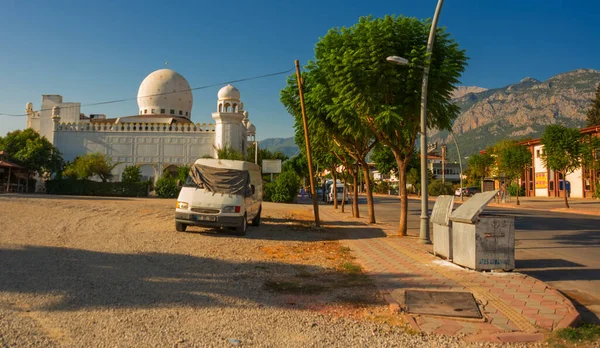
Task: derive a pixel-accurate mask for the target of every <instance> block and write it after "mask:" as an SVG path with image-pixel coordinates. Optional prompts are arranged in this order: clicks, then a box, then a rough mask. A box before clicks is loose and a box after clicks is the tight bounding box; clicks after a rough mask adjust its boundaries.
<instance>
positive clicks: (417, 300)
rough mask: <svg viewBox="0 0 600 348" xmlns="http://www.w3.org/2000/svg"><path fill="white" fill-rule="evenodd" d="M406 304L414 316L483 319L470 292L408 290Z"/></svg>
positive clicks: (408, 310)
mask: <svg viewBox="0 0 600 348" xmlns="http://www.w3.org/2000/svg"><path fill="white" fill-rule="evenodd" d="M404 303H405V304H406V308H407V312H408V313H413V314H429V315H440V316H445V317H460V318H482V316H481V312H480V311H479V307H477V303H476V302H475V298H474V297H473V294H472V293H470V292H459V291H424V290H406V292H405V302H404Z"/></svg>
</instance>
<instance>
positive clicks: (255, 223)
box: [252, 205, 262, 226]
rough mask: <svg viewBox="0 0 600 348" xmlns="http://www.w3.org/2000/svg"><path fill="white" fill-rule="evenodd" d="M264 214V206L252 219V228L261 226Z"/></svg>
mask: <svg viewBox="0 0 600 348" xmlns="http://www.w3.org/2000/svg"><path fill="white" fill-rule="evenodd" d="M261 212H262V205H261V206H260V208H258V214H256V216H255V217H254V219H252V226H260V213H261Z"/></svg>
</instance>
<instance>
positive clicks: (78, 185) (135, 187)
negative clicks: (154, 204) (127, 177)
mask: <svg viewBox="0 0 600 348" xmlns="http://www.w3.org/2000/svg"><path fill="white" fill-rule="evenodd" d="M45 187H46V192H47V193H50V194H56V195H82V196H111V197H146V196H148V182H136V183H124V182H98V181H89V180H76V179H72V178H66V179H58V180H47V181H46V183H45Z"/></svg>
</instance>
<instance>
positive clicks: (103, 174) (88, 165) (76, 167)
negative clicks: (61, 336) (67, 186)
mask: <svg viewBox="0 0 600 348" xmlns="http://www.w3.org/2000/svg"><path fill="white" fill-rule="evenodd" d="M117 165H118V163H116V164H112V162H111V160H110V158H107V157H106V156H104V155H103V154H101V153H98V152H95V153H88V154H85V155H82V156H78V157H76V158H75V160H74V161H73V162H71V163H69V164H67V166H66V167H65V170H64V172H63V175H64V176H68V177H73V178H77V179H79V180H85V179H89V178H91V177H92V176H94V175H97V176H98V177H99V178H100V180H102V181H103V182H106V181H107V180H108V179H110V177H111V176H112V174H111V171H112V170H113V169H114V168H115V167H116V166H117Z"/></svg>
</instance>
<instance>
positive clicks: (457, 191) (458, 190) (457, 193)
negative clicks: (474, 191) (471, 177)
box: [454, 187, 465, 196]
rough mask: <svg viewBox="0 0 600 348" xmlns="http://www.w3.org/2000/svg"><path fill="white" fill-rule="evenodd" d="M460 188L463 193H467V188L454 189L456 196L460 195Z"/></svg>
mask: <svg viewBox="0 0 600 348" xmlns="http://www.w3.org/2000/svg"><path fill="white" fill-rule="evenodd" d="M460 190H462V192H463V194H464V193H465V188H464V187H463V188H460V187H459V188H457V189H456V191H454V195H455V196H460Z"/></svg>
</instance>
